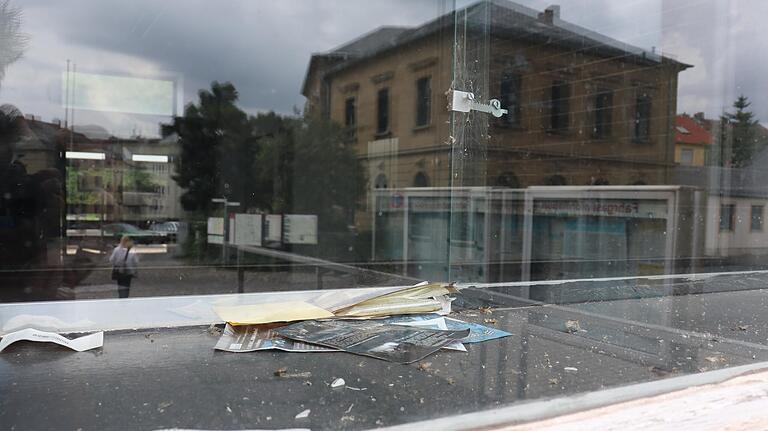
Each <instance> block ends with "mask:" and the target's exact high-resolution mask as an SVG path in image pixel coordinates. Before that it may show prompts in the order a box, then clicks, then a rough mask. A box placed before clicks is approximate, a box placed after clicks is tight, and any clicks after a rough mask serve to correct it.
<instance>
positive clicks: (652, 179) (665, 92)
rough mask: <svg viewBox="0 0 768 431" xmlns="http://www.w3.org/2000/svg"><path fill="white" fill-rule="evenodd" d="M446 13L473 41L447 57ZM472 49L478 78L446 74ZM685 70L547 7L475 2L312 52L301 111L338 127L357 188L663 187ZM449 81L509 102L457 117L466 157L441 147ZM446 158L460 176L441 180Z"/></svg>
mask: <svg viewBox="0 0 768 431" xmlns="http://www.w3.org/2000/svg"><path fill="white" fill-rule="evenodd" d="M473 14H474V15H473ZM459 15H461V16H468V17H470V20H471V17H473V16H475V15H476V16H479V17H481V18H478V19H477V20H478V22H480V23H481V24H483V25H476V26H472V25H470V26H467V28H468V31H469V32H470V33H471V32H473V31H474V32H477V33H479V34H480V35H479V37H478V38H477V39H478V40H481V42H480V43H481V45H480V46H479V49H477V48H478V46H477V44H475V51H471V49H469V48H468V49H467V51H466V52H458V53H457V50H456V49H455V48H456V46H455V45H458V44H459V42H460V41H458V40H457V39H455V34H454V31H453V30H454V24H455V20H456V19H457V17H458V16H459ZM468 37H469V36H468ZM454 42H456V44H454ZM483 49H486V51H487V52H486V53H485V54H483V55H482V56H481V57H477V58H480V60H481V61H482V62H485V64H481V65H480V67H479V68H480V69H483V70H486V71H487V74H484V77H483V79H481V81H482V82H480V83H473V81H471V80H463V81H461V80H459V81H457V80H456V76H460V75H462V73H464V74H468V70H469V69H471V65H470V66H466V62H464V63H462V64H458V63H460V62H459V61H458V60H461V59H462V58H463V59H464V60H466V58H469V57H472V56H473V55H475V54H473V53H477V52H480V51H483ZM462 56H463V57H462ZM687 67H689V66H688V65H685V64H682V63H679V62H677V61H674V60H671V59H669V58H667V57H663V56H661V55H658V54H656V53H654V52H652V51H651V52H649V51H644V50H642V49H639V48H635V47H632V46H629V45H627V44H623V43H621V42H618V41H616V40H613V39H610V38H608V37H606V36H604V35H600V34H598V33H595V32H592V31H590V30H587V29H584V28H581V27H578V26H575V25H573V24H569V23H567V22H565V21H562V20H561V19H560V17H559V8H557V7H551V8H548V9H547V10H546V11H543V12H537V11H533V10H531V9H528V8H525V7H522V6H519V5H517V4H515V3H512V2H499V1H493V2H491V1H482V2H479V3H476V4H474V5H472V6H470V7H468V8H467V9H466V10H462V11H458V12H455V13H450V14H447V15H445V16H442V17H440V18H438V19H436V20H435V21H432V22H429V23H426V24H424V25H422V26H420V27H415V28H392V27H384V28H380V29H377V30H374V31H373V32H371V33H368V34H366V35H364V36H362V37H360V38H359V39H356V40H354V41H351V42H350V43H348V44H345V45H343V46H341V47H339V48H336V49H334V50H332V51H330V52H327V53H322V54H316V55H313V57H312V59H311V61H310V64H309V67H308V71H307V75H306V78H305V82H304V86H303V94H304V96H306V98H307V106H306V108H307V112H308V113H309V114H310V115H321V116H325V117H326V118H329V119H330V120H332V121H335V122H338V123H340V124H344V125H346V126H347V127H349V129H350V139H351V140H352V141H353V142H354V146H355V148H356V151H357V153H358V155H359V156H360V158H361V159H362V160H363V161H364V162H365V164H366V167H367V170H368V176H369V183H370V188H371V189H379V188H398V187H425V186H438V187H440V186H449V185H461V186H497V187H512V188H518V187H527V186H530V185H607V184H612V185H627V184H649V185H651V184H669V181H670V175H671V174H670V171H671V168H672V167H673V166H674V163H675V145H674V130H675V129H674V127H675V112H676V104H677V96H676V95H677V75H678V73H679V72H680V71H682V70H684V69H685V68H687ZM462 68H464V70H459V69H462ZM475 84H476V86H475V87H473V85H475ZM449 89H454V90H463V91H473V92H474V93H476V94H477V95H478V96H479V99H480V100H486V101H487V100H488V99H490V98H496V99H498V100H499V101H500V102H501V105H502V108H505V109H507V110H508V111H509V113H508V114H507V115H504V116H502V117H501V118H498V119H496V118H492V117H490V116H487V115H485V114H478V115H476V116H474V117H472V118H471V119H472V124H471V125H470V126H468V127H476V128H477V129H479V130H481V132H480V133H479V135H478V134H477V133H476V135H475V136H476V138H475V139H476V141H478V142H479V146H477V147H479V151H478V153H477V154H476V155H475V156H474V157H470V158H464V159H461V160H459V159H457V157H456V154H455V153H452V151H451V143H452V141H453V140H455V137H454V136H455V135H456V133H457V132H459V133H463V132H466V130H462V126H461V125H457V124H456V121H455V120H456V117H454V116H453V115H452V113H451V112H450V111H449V110H448V109H446V96H445V93H446V91H447V90H449ZM489 117H490V118H489ZM481 123H482V125H480V126H476V124H481ZM486 131H487V133H484V132H486ZM477 136H480V138H477ZM456 163H464V164H465V165H466V166H464V170H463V171H464V173H465V175H466V176H465V178H463V180H462V183H461V184H456V182H455V178H454V180H453V181H452V178H451V177H452V175H451V173H452V172H455V169H453V166H452V164H456ZM470 165H471V166H470Z"/></svg>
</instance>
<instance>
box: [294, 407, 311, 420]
mask: <svg viewBox="0 0 768 431" xmlns="http://www.w3.org/2000/svg"><path fill="white" fill-rule="evenodd" d="M311 411H312V410H310V409H306V410H304V411H302V412H301V413H299V414H297V415H296V419H305V418H308V417H309V413H310V412H311Z"/></svg>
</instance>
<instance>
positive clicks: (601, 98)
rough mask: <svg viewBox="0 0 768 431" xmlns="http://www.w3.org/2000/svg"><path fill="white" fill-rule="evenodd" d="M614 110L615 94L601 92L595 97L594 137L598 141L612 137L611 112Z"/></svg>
mask: <svg viewBox="0 0 768 431" xmlns="http://www.w3.org/2000/svg"><path fill="white" fill-rule="evenodd" d="M612 109H613V92H612V91H610V90H600V91H599V92H598V93H597V95H596V96H595V124H594V126H593V128H592V136H593V137H594V138H597V139H602V138H607V137H609V136H610V135H611V117H612V116H611V110H612Z"/></svg>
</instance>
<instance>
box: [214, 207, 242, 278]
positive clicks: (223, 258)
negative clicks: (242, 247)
mask: <svg viewBox="0 0 768 431" xmlns="http://www.w3.org/2000/svg"><path fill="white" fill-rule="evenodd" d="M211 202H213V203H216V204H224V238H223V239H222V243H221V263H222V265H226V264H227V248H228V246H229V210H228V208H229V207H239V206H240V202H231V201H229V200H227V198H213V199H211Z"/></svg>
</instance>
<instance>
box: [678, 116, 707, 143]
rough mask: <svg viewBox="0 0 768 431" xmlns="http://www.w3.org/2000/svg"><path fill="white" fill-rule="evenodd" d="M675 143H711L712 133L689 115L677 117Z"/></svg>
mask: <svg viewBox="0 0 768 431" xmlns="http://www.w3.org/2000/svg"><path fill="white" fill-rule="evenodd" d="M675 143H678V144H695V145H710V144H712V135H711V134H710V133H709V132H707V131H706V130H705V129H704V127H703V126H702V125H700V124H699V123H698V122H696V120H694V119H693V118H691V117H689V116H687V115H678V116H677V117H675Z"/></svg>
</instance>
